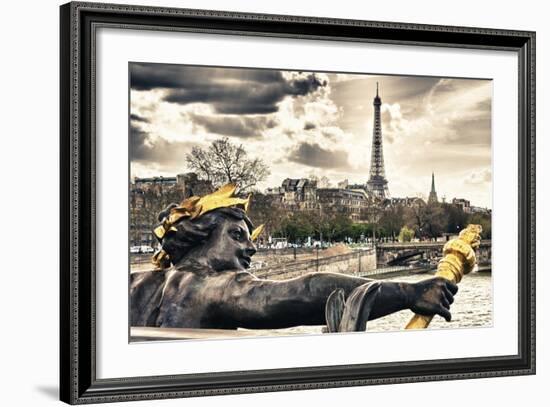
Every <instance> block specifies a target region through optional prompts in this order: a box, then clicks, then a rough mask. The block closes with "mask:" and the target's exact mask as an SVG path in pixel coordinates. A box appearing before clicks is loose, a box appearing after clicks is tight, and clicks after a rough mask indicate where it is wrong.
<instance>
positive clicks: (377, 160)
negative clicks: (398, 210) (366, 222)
mask: <svg viewBox="0 0 550 407" xmlns="http://www.w3.org/2000/svg"><path fill="white" fill-rule="evenodd" d="M373 105H374V129H373V135H372V154H371V161H370V178H369V180H368V182H367V187H368V190H369V191H370V192H371V193H372V194H373V195H374V196H375V197H377V198H382V199H384V198H389V197H390V192H389V190H388V180H387V179H386V171H385V170H384V152H383V147H382V124H381V121H380V106H381V105H382V99H380V96H378V82H376V97H375V98H374V102H373Z"/></svg>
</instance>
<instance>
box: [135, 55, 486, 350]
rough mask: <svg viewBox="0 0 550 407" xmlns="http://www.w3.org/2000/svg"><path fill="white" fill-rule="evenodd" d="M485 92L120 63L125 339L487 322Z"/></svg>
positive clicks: (424, 83) (459, 86) (428, 81)
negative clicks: (124, 121) (124, 139)
mask: <svg viewBox="0 0 550 407" xmlns="http://www.w3.org/2000/svg"><path fill="white" fill-rule="evenodd" d="M492 92H493V83H492V81H491V80H489V79H483V78H476V79H472V78H448V77H427V76H408V75H405V74H403V75H385V74H369V73H337V72H310V71H298V70H294V71H293V70H280V69H254V68H232V67H212V66H197V65H172V64H158V63H141V62H139V63H138V62H131V63H130V64H129V161H130V162H129V201H128V203H129V206H128V213H129V230H128V252H129V306H130V307H129V309H130V315H129V324H130V326H129V332H130V341H131V342H139V341H158V340H180V339H195V340H197V339H199V340H203V339H220V338H222V339H230V338H242V337H253V336H281V335H284V336H288V335H296V334H299V335H309V334H317V335H325V334H335V333H343V332H357V331H366V332H395V331H401V330H405V329H459V328H460V329H468V328H480V327H491V326H492V324H493V315H492V313H493V301H492V268H491V219H492V199H493V196H492V125H491V123H492V121H491V113H492Z"/></svg>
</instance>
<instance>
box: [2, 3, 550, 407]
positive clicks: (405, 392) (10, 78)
mask: <svg viewBox="0 0 550 407" xmlns="http://www.w3.org/2000/svg"><path fill="white" fill-rule="evenodd" d="M131 3H134V4H149V5H151V4H153V3H155V5H162V6H173V7H189V8H209V9H218V10H231V11H251V12H259V13H277V14H295V15H314V16H321V17H340V18H355V19H365V20H386V21H402V22H414V23H428V24H449V25H465V26H479V27H493V28H508V29H519V30H535V31H537V72H538V78H537V111H538V114H539V117H538V125H537V133H538V135H539V137H538V143H537V151H538V152H537V157H538V171H537V173H538V197H537V207H538V208H539V210H538V233H537V238H538V244H537V250H538V252H539V257H538V260H537V268H538V273H537V274H538V280H537V286H538V287H539V298H538V300H537V309H538V318H537V326H538V328H537V342H538V344H539V345H538V357H537V363H538V374H537V375H536V376H528V377H511V378H509V377H506V378H494V379H478V380H466V381H452V382H430V383H417V384H404V385H392V386H370V387H355V388H341V389H331V390H315V391H301V392H283V393H267V394H255V395H238V396H225V397H223V398H220V397H209V398H200V399H187V400H185V403H186V405H189V406H213V405H217V404H218V403H225V404H226V405H237V403H238V404H239V405H241V406H243V407H244V406H256V405H258V404H261V405H268V406H280V405H298V403H300V404H302V405H305V403H307V404H314V405H320V406H328V405H332V404H338V405H344V404H345V403H353V404H356V403H357V404H360V405H362V404H365V405H367V404H369V405H376V404H378V405H380V404H382V403H384V404H389V405H398V404H400V403H407V404H408V405H410V406H417V405H418V406H432V405H433V406H435V405H446V406H464V405H523V404H526V403H529V402H535V403H534V404H535V405H540V404H542V403H543V402H536V401H535V400H536V399H537V396H538V397H541V396H542V397H544V396H546V395H547V391H544V390H545V389H544V385H547V383H548V382H549V380H550V372H549V369H550V360H549V351H548V347H546V346H545V344H546V342H547V341H548V315H547V314H545V310H548V309H550V299H549V297H546V298H545V296H544V295H543V291H542V287H544V286H545V285H546V284H549V283H550V279H549V278H548V276H547V275H545V271H546V270H545V268H544V265H543V258H542V257H543V254H544V250H545V248H546V245H547V244H548V243H549V239H548V237H547V235H546V236H545V233H544V232H545V230H546V231H547V230H549V229H550V223H549V219H550V218H549V216H548V215H547V213H545V206H546V205H545V204H547V198H548V194H549V192H548V187H547V186H546V185H548V184H546V185H545V180H544V176H545V174H550V162H549V160H545V159H544V157H545V156H546V155H548V154H550V146H549V142H548V139H547V138H544V137H543V136H542V135H543V134H546V133H547V132H548V126H549V121H548V119H547V117H545V112H547V111H548V96H547V95H548V94H550V88H549V81H548V77H547V76H545V75H544V73H545V72H548V70H549V61H548V58H549V52H550V51H549V49H550V47H549V45H550V28H548V24H547V18H546V16H547V15H548V13H547V12H546V11H545V10H544V3H543V2H537V1H534V0H527V1H522V2H517V1H513V2H512V1H498V2H497V1H492V2H480V1H471V0H462V1H460V2H449V3H442V2H440V1H423V2H420V1H414V2H411V1H406V0H393V1H391V2H387V1H380V2H357V1H355V2H354V1H353V0H339V1H337V2H327V1H325V2H321V1H312V0H308V1H306V0H303V1H295V0H294V1H293V0H276V1H269V2H252V1H246V0H232V1H231V2H230V3H229V2H227V1H223V0H188V1H176V0H173V1H168V0H163V1H157V2H153V1H152V0H149V1H137V0H134V1H131ZM59 4H61V3H60V2H59V1H54V0H47V1H34V2H31V1H25V2H10V3H7V4H5V5H3V7H2V16H3V17H4V18H3V19H2V24H0V30H1V36H0V38H1V52H2V60H1V63H0V72H1V74H0V84H1V85H0V104H1V107H2V108H1V112H2V114H1V116H0V117H1V121H0V126H1V127H0V128H1V129H2V139H1V142H0V143H1V148H0V166H1V171H0V182H1V183H2V185H1V188H0V190H1V191H2V193H1V196H2V199H0V206H1V210H0V213H1V215H0V217H1V222H0V224H1V225H3V226H4V233H2V235H1V238H0V239H1V246H0V248H1V249H0V250H1V251H0V253H1V254H2V263H0V264H1V265H2V266H1V267H0V269H1V275H2V283H1V284H0V302H1V308H0V309H2V314H1V315H2V317H3V318H2V322H1V325H0V326H1V331H0V332H1V334H0V374H1V382H0V383H1V386H0V389H1V391H0V400H1V404H2V405H5V406H17V405H31V406H42V405H53V404H56V403H58V404H59V403H60V402H58V401H57V399H58V394H57V392H58V390H57V388H58V384H57V383H58V372H59V368H58V339H59V335H58V304H59V301H58V253H57V252H58V222H59V215H58V212H59V210H58V205H59V202H58V200H59V199H58V191H59V189H58V168H59V153H58V133H59V119H58V117H59V109H58V104H59V92H58V85H59V80H58V77H59V72H58V69H59V63H58V59H59V50H58V37H59V18H58V15H59V12H58V6H59ZM31 236H32V237H31ZM464 346H475V344H464ZM181 403H182V401H181V400H166V401H153V402H149V405H159V406H175V405H181ZM141 404H142V405H145V404H144V403H141ZM124 405H138V404H136V403H126V404H124Z"/></svg>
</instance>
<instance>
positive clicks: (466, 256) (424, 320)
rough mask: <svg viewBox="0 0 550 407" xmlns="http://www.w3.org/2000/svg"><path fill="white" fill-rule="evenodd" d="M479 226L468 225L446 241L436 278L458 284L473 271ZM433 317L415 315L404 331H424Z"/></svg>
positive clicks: (478, 240)
mask: <svg viewBox="0 0 550 407" xmlns="http://www.w3.org/2000/svg"><path fill="white" fill-rule="evenodd" d="M481 230H482V229H481V225H468V226H467V227H466V229H463V230H462V231H461V232H460V234H459V235H458V238H456V239H453V240H450V241H448V242H447V243H446V244H445V246H443V258H442V259H441V260H440V261H439V264H438V265H437V272H436V273H435V276H436V277H443V278H445V279H447V280H450V281H452V282H453V283H455V284H458V283H459V282H460V280H462V277H464V275H465V274H468V273H469V272H470V271H472V270H473V269H474V266H475V264H476V254H475V252H474V250H475V249H476V248H477V247H479V243H480V241H481V238H480V234H481ZM432 318H433V315H429V316H426V315H419V314H415V315H414V316H413V317H412V318H411V320H410V321H409V323H408V324H407V326H405V329H424V328H427V327H428V325H430V322H431V321H432Z"/></svg>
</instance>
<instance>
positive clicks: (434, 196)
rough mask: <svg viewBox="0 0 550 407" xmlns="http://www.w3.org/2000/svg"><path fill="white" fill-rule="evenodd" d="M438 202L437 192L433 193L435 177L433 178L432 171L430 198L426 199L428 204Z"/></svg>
mask: <svg viewBox="0 0 550 407" xmlns="http://www.w3.org/2000/svg"><path fill="white" fill-rule="evenodd" d="M437 202H438V200H437V192H435V176H434V173H433V171H432V189H431V191H430V196H429V198H428V203H429V204H430V203H437Z"/></svg>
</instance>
